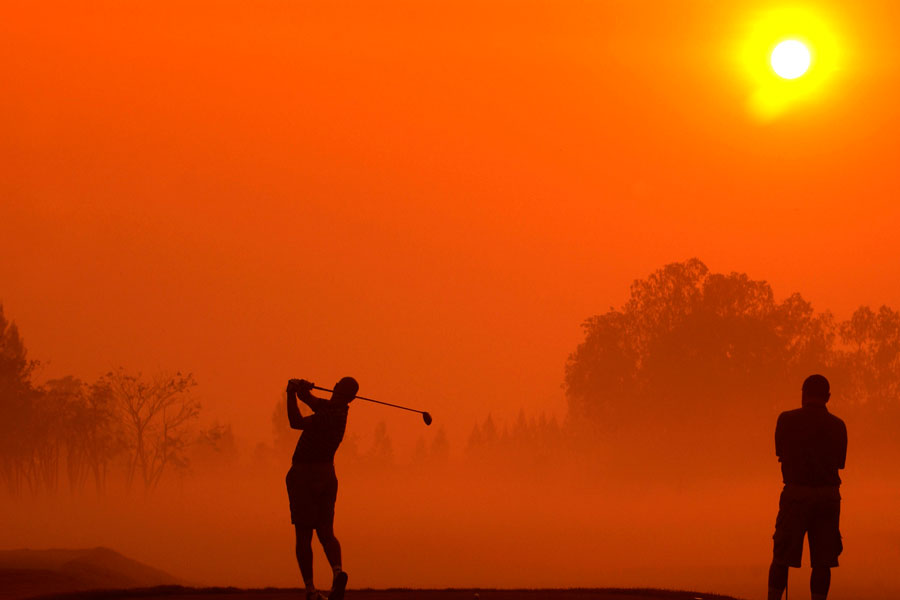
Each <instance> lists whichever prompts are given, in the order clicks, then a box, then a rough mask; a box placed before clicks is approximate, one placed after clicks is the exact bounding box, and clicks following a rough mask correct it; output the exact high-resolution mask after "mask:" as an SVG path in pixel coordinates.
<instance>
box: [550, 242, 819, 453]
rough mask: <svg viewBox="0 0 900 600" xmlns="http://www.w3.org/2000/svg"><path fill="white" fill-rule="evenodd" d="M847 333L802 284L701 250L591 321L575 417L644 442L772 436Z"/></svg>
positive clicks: (578, 357) (704, 445) (706, 448)
mask: <svg viewBox="0 0 900 600" xmlns="http://www.w3.org/2000/svg"><path fill="white" fill-rule="evenodd" d="M835 333H836V327H835V325H834V321H833V319H832V317H831V315H830V314H829V313H827V312H825V313H816V312H815V311H814V310H813V308H812V306H811V305H810V303H809V302H807V301H806V300H804V299H803V298H802V297H801V296H800V295H799V294H794V295H792V296H789V297H788V298H786V299H785V300H783V301H781V302H778V301H776V300H775V297H774V294H773V291H772V288H771V286H770V285H769V284H768V283H767V282H765V281H758V280H753V279H751V278H749V277H748V276H747V275H746V274H742V273H730V274H721V273H710V272H709V269H708V268H707V267H706V265H704V264H703V263H702V262H701V261H700V260H698V259H691V260H688V261H686V262H682V263H673V264H669V265H666V266H664V267H663V268H661V269H659V270H657V271H656V272H654V273H652V274H651V275H650V276H649V277H647V278H646V279H640V280H637V281H635V282H634V283H633V284H632V286H631V294H630V297H629V299H628V301H627V302H626V303H625V304H624V306H622V307H621V308H619V309H610V310H609V311H608V312H606V313H604V314H601V315H597V316H594V317H591V318H590V319H588V320H587V321H586V322H585V324H584V334H585V336H584V341H583V342H582V343H581V344H580V345H579V346H578V348H577V349H576V351H575V352H574V353H573V354H572V355H571V356H570V358H569V360H568V363H567V365H566V391H567V397H568V404H569V425H570V426H576V427H577V428H580V429H587V430H589V431H591V432H594V433H596V432H601V433H604V434H606V436H607V438H615V436H617V435H619V436H620V437H619V438H618V440H617V441H618V443H633V445H634V447H635V448H636V449H637V451H638V452H645V451H647V452H657V453H658V452H660V451H661V450H664V451H665V453H666V455H667V456H669V457H679V456H680V457H685V456H690V457H693V458H696V457H697V456H699V455H701V454H703V453H707V452H713V453H718V452H723V451H724V452H729V451H730V450H728V449H727V446H729V445H732V444H734V443H741V442H740V440H741V439H742V436H745V435H746V437H747V440H749V439H750V438H751V437H753V438H754V439H755V440H756V441H758V440H759V437H758V435H760V434H759V432H765V435H766V436H768V434H769V433H770V432H769V431H768V428H762V427H761V425H762V423H763V422H765V423H768V420H771V419H772V413H773V410H774V409H775V407H776V406H777V405H778V404H779V401H781V400H783V399H785V398H793V397H796V396H797V395H798V390H799V388H800V384H801V382H802V380H803V378H804V377H805V376H806V375H808V374H810V373H812V372H825V373H827V372H829V370H830V369H831V368H832V366H833V365H832V363H833V359H834V351H833V350H834V341H835ZM741 424H743V427H739V425H741ZM745 441H746V440H745ZM619 449H620V450H621V446H620V447H619Z"/></svg>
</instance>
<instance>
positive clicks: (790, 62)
mask: <svg viewBox="0 0 900 600" xmlns="http://www.w3.org/2000/svg"><path fill="white" fill-rule="evenodd" d="M810 61H811V56H810V54H809V49H808V48H807V47H806V46H805V45H804V44H803V42H798V41H797V40H785V41H783V42H781V43H780V44H778V45H777V46H775V49H774V50H772V56H771V57H770V58H769V62H771V63H772V69H773V70H774V71H775V73H777V74H778V76H779V77H781V78H782V79H797V78H798V77H800V76H801V75H803V74H804V73H806V71H807V70H808V69H809V63H810Z"/></svg>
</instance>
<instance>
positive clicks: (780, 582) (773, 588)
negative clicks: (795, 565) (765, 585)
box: [768, 561, 788, 600]
mask: <svg viewBox="0 0 900 600" xmlns="http://www.w3.org/2000/svg"><path fill="white" fill-rule="evenodd" d="M787 582H788V566H787V565H780V564H778V563H776V562H775V561H772V564H771V566H769V597H768V600H781V595H782V594H784V590H785V588H786V587H787Z"/></svg>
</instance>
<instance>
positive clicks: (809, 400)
mask: <svg viewBox="0 0 900 600" xmlns="http://www.w3.org/2000/svg"><path fill="white" fill-rule="evenodd" d="M829 398H831V387H830V386H829V385H828V380H827V379H825V376H823V375H810V376H809V377H807V378H806V381H804V382H803V404H821V405H823V406H824V405H825V403H826V402H828V399H829Z"/></svg>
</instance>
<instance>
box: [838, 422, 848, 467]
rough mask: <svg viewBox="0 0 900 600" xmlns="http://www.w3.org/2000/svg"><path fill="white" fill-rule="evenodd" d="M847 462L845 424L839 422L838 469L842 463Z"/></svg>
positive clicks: (842, 465)
mask: <svg viewBox="0 0 900 600" xmlns="http://www.w3.org/2000/svg"><path fill="white" fill-rule="evenodd" d="M846 462H847V426H846V425H844V423H843V422H841V439H840V448H839V454H838V469H843V468H844V463H846Z"/></svg>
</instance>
